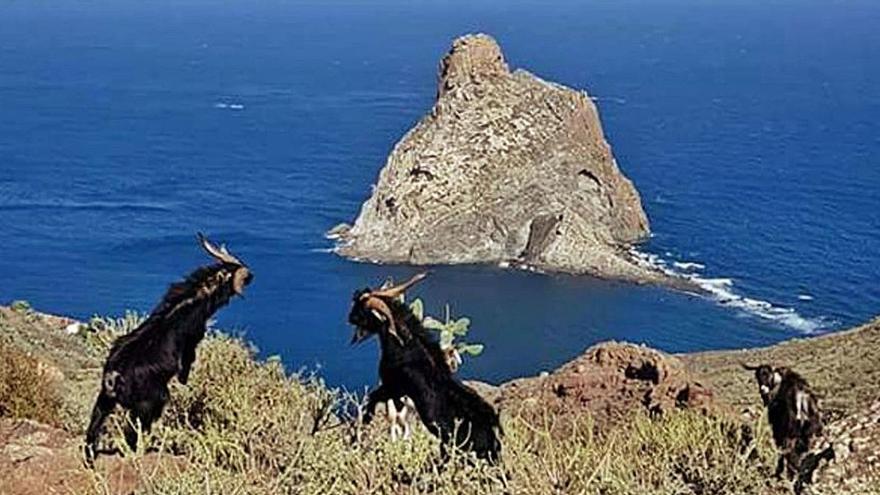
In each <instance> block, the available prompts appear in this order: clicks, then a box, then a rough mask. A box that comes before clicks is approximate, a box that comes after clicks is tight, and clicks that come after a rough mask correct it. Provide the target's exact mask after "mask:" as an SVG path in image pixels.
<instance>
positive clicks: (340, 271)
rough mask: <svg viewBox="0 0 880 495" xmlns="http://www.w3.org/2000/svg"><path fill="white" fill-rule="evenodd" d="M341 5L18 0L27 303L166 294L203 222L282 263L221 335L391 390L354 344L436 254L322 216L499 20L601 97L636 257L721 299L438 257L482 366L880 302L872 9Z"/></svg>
mask: <svg viewBox="0 0 880 495" xmlns="http://www.w3.org/2000/svg"><path fill="white" fill-rule="evenodd" d="M170 5H171V4H168V6H169V9H170V8H171V7H170ZM316 5H317V4H316V3H308V2H268V3H261V4H260V5H251V4H240V5H224V6H222V7H216V6H211V5H209V4H208V3H206V2H202V1H192V0H185V1H183V2H176V3H175V4H174V9H173V12H174V14H173V15H168V16H166V15H158V14H157V10H149V9H146V8H145V7H143V6H140V5H138V4H135V3H133V2H120V3H118V4H114V6H113V7H112V8H108V6H106V5H98V4H95V5H87V4H81V3H77V2H72V1H68V2H60V3H58V4H53V5H48V4H47V5H41V4H38V3H34V2H17V3H9V4H4V5H3V6H2V7H0V67H2V70H0V108H2V112H3V115H4V118H0V225H2V227H0V233H2V242H0V273H3V274H4V281H3V283H2V284H0V304H8V303H9V302H10V301H12V300H15V299H26V300H29V301H31V302H32V303H33V304H34V306H35V307H36V309H38V310H42V311H47V312H51V313H60V314H64V315H69V316H72V317H75V318H77V319H83V320H84V319H88V318H89V317H90V316H92V315H93V314H101V315H113V314H121V313H122V312H123V311H125V310H127V309H136V310H139V311H144V312H146V311H149V310H150V309H151V308H152V306H153V305H154V304H155V303H156V301H157V300H158V298H159V297H160V296H161V294H162V293H163V292H164V291H165V289H166V288H167V285H168V284H169V283H170V282H172V281H174V280H177V279H179V278H180V277H181V276H183V275H184V274H185V273H187V272H189V271H190V270H191V269H193V268H194V267H195V266H197V265H199V264H201V263H203V262H204V257H203V255H202V254H201V253H200V252H199V249H198V247H197V246H196V243H195V239H194V234H195V232H196V231H200V230H201V231H205V232H206V233H208V234H209V235H210V236H211V237H212V238H213V239H216V240H218V241H224V242H226V243H228V244H229V246H230V248H232V249H233V250H234V252H236V253H237V254H240V256H241V257H242V258H243V259H245V260H246V261H247V262H248V263H249V264H250V266H251V267H252V268H253V272H254V275H255V281H254V283H253V285H252V287H251V288H250V289H249V292H248V294H247V296H246V299H245V300H243V301H240V302H238V303H236V304H234V305H232V306H230V307H229V308H228V309H227V310H224V311H223V312H222V313H221V314H220V315H219V318H218V322H217V326H218V327H221V328H224V329H230V330H233V331H240V332H243V333H244V334H245V335H246V337H247V339H248V340H249V341H252V342H254V343H255V345H257V346H258V347H259V348H260V350H261V352H262V354H263V355H264V356H269V355H279V356H281V357H282V359H283V360H284V362H285V363H286V364H287V366H288V368H290V369H297V368H300V367H307V368H315V367H319V368H320V369H321V376H322V377H324V378H325V379H326V380H327V382H328V384H330V385H341V386H345V387H348V388H350V389H362V387H363V386H365V385H367V384H372V383H374V382H375V380H376V378H375V373H376V369H375V368H376V366H375V363H376V349H375V347H374V346H373V345H372V344H371V345H369V346H363V347H359V348H351V347H349V346H348V345H347V343H348V339H349V338H350V335H351V330H350V328H349V327H348V325H347V324H346V323H345V315H346V313H347V311H348V307H349V305H350V301H351V294H352V292H353V291H354V290H355V289H357V288H361V287H365V286H368V285H370V286H372V285H376V284H377V283H379V282H381V281H382V280H384V279H385V278H386V277H387V276H389V275H390V276H393V277H394V278H395V279H403V278H405V277H407V276H409V275H411V274H412V273H413V272H414V271H415V270H416V268H413V267H406V266H395V265H386V266H382V265H373V264H367V263H357V262H352V261H348V260H345V259H342V258H339V257H337V256H334V255H333V254H332V253H330V252H329V251H330V249H331V248H332V246H333V245H332V243H331V242H330V241H328V240H326V239H324V237H323V234H324V232H326V231H327V230H328V229H329V228H331V227H332V226H333V225H335V224H337V223H338V222H342V221H350V220H351V219H353V218H354V217H355V215H356V214H357V212H358V210H359V208H360V206H361V204H362V203H363V202H364V201H365V200H366V199H367V198H368V197H369V195H370V193H371V187H370V186H371V184H373V183H375V182H376V179H377V176H378V173H379V170H380V168H381V167H382V165H383V164H384V163H385V161H386V158H387V157H388V154H389V152H390V151H391V148H392V146H393V145H394V143H396V142H398V141H399V140H400V139H401V137H402V136H403V134H404V133H405V132H406V131H407V130H408V129H410V128H412V127H413V125H414V124H415V122H416V121H417V120H418V119H420V118H421V117H422V116H423V115H425V113H426V112H427V111H429V109H430V107H431V104H432V102H433V100H434V97H435V91H436V73H437V70H436V65H437V61H438V60H439V59H440V58H441V57H442V56H443V54H444V53H445V52H446V50H447V49H448V47H449V44H450V43H451V41H452V40H453V39H454V38H455V37H457V36H459V35H462V34H465V33H467V32H475V31H484V32H488V33H491V34H492V35H493V36H494V37H496V38H497V39H498V41H499V43H500V44H501V45H502V46H503V48H504V53H505V56H506V57H507V58H508V60H509V62H510V64H511V65H512V66H515V67H521V68H524V69H527V70H528V71H530V72H532V73H534V74H536V75H537V76H539V77H541V78H545V79H546V80H549V81H556V82H559V83H561V84H565V85H566V86H568V87H571V88H575V89H584V90H586V91H588V93H589V95H590V96H591V97H593V100H594V102H595V104H596V106H597V107H598V111H599V113H600V116H601V120H602V125H603V128H604V131H605V135H606V137H607V139H608V142H609V144H610V145H611V148H612V150H613V153H614V156H615V157H616V160H617V162H618V165H619V167H620V169H621V171H622V172H623V173H625V174H626V176H627V177H629V178H630V179H632V181H633V182H634V184H635V186H636V188H637V189H638V191H639V192H640V194H641V198H642V204H643V206H644V208H645V210H646V212H647V215H648V218H649V220H650V224H651V231H652V232H653V237H651V238H650V239H649V240H647V242H646V243H645V244H643V245H640V246H638V251H639V252H640V253H642V254H643V256H644V259H645V260H646V262H648V263H653V264H660V263H663V264H664V265H665V266H666V267H668V268H669V269H672V270H675V271H677V272H681V273H690V274H692V276H694V277H699V282H698V283H699V284H700V285H701V286H703V288H704V289H706V290H708V291H709V292H710V295H709V296H708V297H705V296H694V295H690V294H686V293H681V292H676V291H670V290H667V289H663V288H661V287H655V286H638V285H633V284H627V283H622V282H611V281H604V280H599V279H594V278H590V277H576V276H570V275H538V274H532V273H528V272H525V271H518V270H511V269H503V268H499V267H496V266H490V265H462V266H450V267H440V266H438V267H430V268H431V270H432V274H431V276H430V278H429V279H428V280H427V281H426V282H425V283H424V284H423V285H422V286H420V287H419V288H418V290H415V291H414V294H413V296H418V297H421V298H422V299H423V300H425V302H426V305H427V311H428V313H429V314H435V315H439V314H441V313H442V312H443V308H444V304H445V303H447V302H448V303H449V304H450V306H451V308H452V312H453V314H454V315H456V316H463V315H466V316H468V317H470V318H471V320H472V322H473V323H472V326H471V334H470V336H469V338H470V339H472V340H474V341H478V342H482V343H484V344H486V350H485V352H484V353H483V355H481V356H480V357H479V358H475V359H472V360H469V361H468V362H467V363H466V364H465V366H464V367H463V369H462V374H463V376H465V377H468V378H478V379H480V380H483V381H487V382H493V383H500V382H502V381H506V380H509V379H512V378H516V377H520V376H531V375H535V374H537V373H539V372H541V371H543V370H552V369H555V368H556V367H558V366H559V365H561V364H562V363H564V362H567V361H569V360H570V359H572V358H574V357H575V356H578V355H579V354H581V353H582V352H583V350H584V349H585V348H587V347H589V346H590V345H592V344H594V343H596V342H599V341H605V340H611V339H614V340H626V341H631V342H644V343H647V344H649V345H651V346H652V347H656V348H660V349H663V350H665V351H668V352H690V351H699V350H710V349H731V348H743V347H754V346H761V345H768V344H772V343H775V342H779V341H782V340H785V339H788V338H792V337H800V336H804V335H811V334H816V333H822V332H826V331H833V330H836V329H840V328H845V327H848V326H852V325H855V324H857V323H859V322H861V321H866V320H867V319H869V318H870V317H872V316H873V315H874V314H876V313H877V311H878V307H880V306H878V302H880V286H878V285H877V284H876V281H877V280H880V268H878V267H880V195H878V194H876V193H873V191H876V190H877V189H878V188H880V167H878V166H877V165H878V164H877V157H878V156H880V138H878V136H880V127H878V126H880V124H878V122H877V120H876V118H875V116H876V115H877V114H878V113H880V66H878V64H876V62H874V60H873V54H874V53H877V52H878V51H880V33H878V32H876V29H875V26H876V25H877V23H878V21H880V6H878V5H877V4H876V3H875V2H864V1H856V2H852V3H851V4H848V8H847V9H837V10H835V9H828V8H826V6H825V5H824V4H823V3H821V2H818V1H806V2H800V3H799V4H798V5H796V6H795V5H785V4H770V5H768V4H766V3H764V2H757V1H753V2H749V1H746V2H743V1H732V0H731V1H725V2H721V4H720V5H717V6H715V8H716V9H722V10H724V12H725V15H723V16H722V17H723V18H724V19H725V22H724V23H722V24H717V23H715V22H712V19H717V18H718V16H719V14H718V11H717V10H716V11H714V12H713V16H712V17H710V16H709V15H708V14H709V13H708V12H707V11H706V10H704V9H703V8H702V7H700V6H699V5H698V4H696V3H692V2H677V1H671V0H661V1H660V2H656V3H654V4H652V5H649V6H640V7H639V8H638V9H635V10H637V11H638V12H640V14H639V15H638V16H636V18H633V15H632V12H633V10H634V8H633V5H634V3H633V2H628V1H624V2H615V3H614V4H613V5H608V4H601V5H598V4H594V5H589V4H587V5H582V4H580V3H575V2H570V3H568V2H566V3H562V4H560V6H558V7H557V8H556V9H548V8H547V7H546V6H545V5H543V4H542V3H539V2H516V3H513V4H510V5H507V6H505V8H504V9H503V10H499V9H497V8H492V7H497V5H496V4H494V3H491V2H490V3H479V2H478V3H475V4H473V3H465V2H461V3H460V4H456V5H457V7H456V8H449V6H448V5H446V6H445V7H444V8H443V9H439V8H438V7H435V6H433V5H432V4H430V3H424V4H418V5H417V7H416V6H414V5H410V4H409V3H405V2H402V1H401V2H396V1H394V2H381V3H378V4H376V5H371V6H369V7H367V6H363V5H359V4H356V3H355V4H352V3H346V2H321V4H320V5H321V8H320V9H318V8H317V7H316ZM96 19H97V20H98V21H100V22H91V21H94V20H96ZM683 19H684V21H683ZM791 19H796V21H797V22H791ZM85 20H89V21H90V22H84V21H85ZM840 25H846V26H848V28H847V31H848V32H847V33H846V35H845V36H840V35H839V33H837V32H836V27H837V26H840ZM67 26H75V27H76V28H75V29H67V28H66V27H67ZM756 26H761V29H758V28H757V27H756ZM37 31H38V32H41V33H45V36H41V37H34V36H30V35H29V33H32V32H37ZM710 31H711V33H712V34H713V36H711V37H710V36H706V34H707V33H708V32H710ZM156 33H159V34H161V36H156V35H155V34H156ZM768 33H772V34H768ZM820 39H821V40H822V43H821V44H820V43H818V42H817V40H820ZM306 40H310V41H309V42H306ZM316 40H317V41H316ZM780 60H784V63H781V62H780ZM449 235H455V233H454V232H450V233H449Z"/></svg>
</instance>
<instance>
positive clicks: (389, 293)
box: [370, 272, 428, 299]
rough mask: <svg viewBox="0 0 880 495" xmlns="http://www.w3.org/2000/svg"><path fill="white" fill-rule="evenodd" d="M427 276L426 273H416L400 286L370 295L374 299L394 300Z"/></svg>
mask: <svg viewBox="0 0 880 495" xmlns="http://www.w3.org/2000/svg"><path fill="white" fill-rule="evenodd" d="M427 276H428V272H422V273H418V274H416V275H413V277H412V278H410V279H409V280H407V281H406V282H404V283H402V284H400V285H395V286H394V287H389V288H387V289H382V290H377V291H373V292H370V295H371V296H375V297H387V298H390V299H395V298H398V297H400V295H401V294H403V293H404V292H406V291H407V289H409V288H410V287H412V286H413V285H415V284H417V283H419V282H421V281H422V280H424V279H425V277H427Z"/></svg>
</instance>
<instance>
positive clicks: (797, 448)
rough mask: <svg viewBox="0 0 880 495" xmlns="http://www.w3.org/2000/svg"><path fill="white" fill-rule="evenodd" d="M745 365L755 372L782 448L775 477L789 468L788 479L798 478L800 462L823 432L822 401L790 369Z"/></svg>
mask: <svg viewBox="0 0 880 495" xmlns="http://www.w3.org/2000/svg"><path fill="white" fill-rule="evenodd" d="M743 367H744V368H745V369H747V370H749V371H754V372H755V380H756V381H757V382H758V387H759V392H760V394H761V400H762V401H763V402H764V406H766V407H767V418H768V420H769V422H770V428H771V429H772V431H773V441H774V443H775V444H776V447H777V448H778V449H779V461H778V463H777V464H776V476H777V477H779V476H781V475H782V472H783V471H786V473H787V475H788V477H789V478H797V479H799V478H800V475H801V461H802V460H803V458H804V456H805V455H806V453H807V452H809V450H810V448H811V446H812V443H813V440H814V439H815V438H816V437H818V436H819V435H821V433H822V416H821V413H820V411H819V401H818V399H817V398H816V395H815V394H814V393H813V391H812V390H811V389H810V386H809V384H808V383H807V380H805V379H804V378H803V377H802V376H801V375H799V374H797V373H795V372H794V371H792V370H791V369H789V368H786V367H779V368H773V367H771V366H770V365H767V364H762V365H760V366H749V365H745V364H743Z"/></svg>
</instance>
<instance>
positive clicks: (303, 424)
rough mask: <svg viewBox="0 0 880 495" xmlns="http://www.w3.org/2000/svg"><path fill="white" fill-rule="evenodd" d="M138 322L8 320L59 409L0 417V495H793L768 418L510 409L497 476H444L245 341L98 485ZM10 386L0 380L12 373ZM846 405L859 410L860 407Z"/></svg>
mask: <svg viewBox="0 0 880 495" xmlns="http://www.w3.org/2000/svg"><path fill="white" fill-rule="evenodd" d="M136 322H137V320H136V319H135V318H131V317H129V318H127V319H121V320H103V319H96V320H94V321H93V322H92V323H91V325H90V326H89V328H87V329H85V330H83V331H81V332H79V333H78V334H76V335H66V334H64V333H63V331H62V330H61V329H62V328H64V327H65V326H66V325H68V324H69V322H68V321H66V320H63V319H58V318H54V317H51V316H46V315H41V314H39V313H36V312H33V311H31V310H29V309H28V308H24V307H22V308H19V309H17V310H12V309H8V308H2V309H0V342H3V343H4V344H3V345H5V346H8V347H7V349H8V350H6V351H5V352H15V353H17V354H20V355H22V356H27V359H30V360H31V362H32V363H36V364H34V365H33V366H34V367H35V368H34V369H36V367H40V369H50V370H53V371H52V372H51V373H48V374H47V373H42V374H38V375H35V376H39V377H43V378H45V379H46V380H47V381H46V383H47V384H49V385H48V386H47V387H46V389H45V390H46V391H47V394H48V395H47V396H48V397H50V398H51V400H52V401H54V402H53V403H54V404H56V406H55V407H47V408H45V409H42V408H40V409H41V410H43V411H44V412H45V415H44V416H36V415H34V414H33V410H30V409H23V410H21V411H18V412H15V411H11V412H10V411H5V412H3V414H2V415H3V416H5V418H0V443H2V444H4V445H5V446H4V447H3V448H2V449H0V451H2V453H3V454H2V455H0V493H4V494H5V493H9V494H28V493H34V494H37V493H39V494H44V493H47V492H48V493H95V494H109V493H131V492H134V493H139V494H205V495H207V494H215V493H223V494H279V493H281V494H286V493H290V494H325V493H329V494H336V493H339V494H388V493H413V494H415V493H437V494H465V493H467V494H496V493H511V494H536V495H537V494H553V493H558V494H570V493H571V494H577V493H583V494H592V493H595V494H609V495H610V494H636V493H639V494H641V493H657V494H731V493H736V494H775V493H786V492H787V486H786V484H785V483H780V482H777V481H774V480H772V479H771V476H770V473H771V472H772V467H773V465H774V461H775V458H774V451H773V448H772V446H771V445H770V443H769V438H768V437H769V436H768V431H767V428H766V427H765V426H764V422H763V420H761V419H760V418H758V419H757V420H754V421H750V420H740V419H738V418H736V417H732V416H730V415H727V414H722V413H719V414H712V413H708V414H706V413H700V412H696V411H688V410H681V411H674V412H672V413H670V414H664V415H663V416H662V417H660V418H654V419H652V418H649V417H648V416H647V415H646V414H645V413H643V412H642V411H641V410H633V411H632V415H631V418H630V420H629V421H626V422H624V423H620V424H616V425H615V426H613V427H612V426H609V427H607V428H606V427H603V428H598V427H596V425H597V424H600V422H599V421H597V418H595V417H594V416H593V414H596V413H595V412H594V413H590V412H587V411H585V410H576V409H572V410H571V411H569V412H567V413H566V417H565V418H564V420H563V418H562V417H560V416H559V415H555V416H554V415H551V414H549V413H548V414H544V415H537V416H535V415H534V414H533V413H532V414H529V415H528V416H527V417H526V416H521V415H520V414H519V413H517V412H516V411H515V410H509V409H507V410H503V411H502V423H503V427H504V430H505V436H504V453H503V461H502V463H501V464H500V465H497V466H489V465H487V464H484V463H482V462H478V461H476V460H474V459H471V458H469V457H468V456H467V455H466V454H463V453H461V452H455V453H454V454H453V457H452V459H451V460H450V461H449V462H448V463H446V464H441V463H440V462H439V460H438V458H437V457H438V456H437V452H438V445H437V443H436V440H435V439H433V438H432V437H431V436H430V435H428V434H427V433H426V432H425V431H424V430H423V429H422V428H420V427H419V428H416V429H415V431H416V434H415V435H414V438H413V439H412V440H411V441H408V442H391V441H390V439H389V435H388V431H387V425H386V424H384V423H383V421H376V422H374V424H371V425H370V426H369V427H365V426H363V425H362V424H360V423H359V422H358V421H356V419H355V418H354V417H353V413H352V412H351V411H354V410H355V409H356V408H355V407H354V406H355V404H356V403H357V402H358V400H359V398H356V397H350V396H345V395H343V394H341V393H340V392H339V391H337V390H333V389H330V388H328V387H326V386H325V385H324V384H323V383H322V381H321V380H320V378H319V377H316V376H310V375H303V374H291V373H288V372H287V371H286V370H285V369H284V368H283V366H282V365H281V363H280V362H279V361H277V360H268V361H259V360H257V359H255V358H254V352H253V349H252V348H250V347H249V346H248V344H247V343H245V342H243V341H241V340H239V339H236V338H232V337H228V336H224V335H221V334H216V335H212V336H210V337H209V338H208V339H206V341H205V342H204V343H203V344H202V346H201V347H200V348H199V352H198V360H197V363H196V366H195V368H194V373H193V376H192V377H191V381H190V383H189V385H187V386H180V385H178V384H176V382H173V386H172V396H173V400H172V401H171V403H170V404H169V406H168V408H167V409H166V411H165V414H164V415H163V419H162V421H161V422H160V424H159V425H158V426H157V428H155V430H154V432H153V434H152V435H151V437H150V438H149V439H147V442H142V444H145V445H148V446H149V447H148V448H147V449H146V450H144V451H141V452H135V453H130V452H129V453H127V455H125V456H120V455H109V456H102V457H101V458H99V462H98V466H97V469H96V470H95V471H94V472H90V471H88V470H85V469H83V468H82V467H81V464H80V462H79V459H80V455H81V454H80V445H81V438H82V432H83V429H84V426H85V422H86V420H87V414H88V409H89V408H90V406H91V401H92V400H93V398H94V394H95V393H96V392H97V387H98V385H97V383H98V382H97V378H98V371H97V370H98V368H97V366H98V365H99V364H100V357H101V356H102V355H103V354H104V353H105V352H106V349H107V345H108V344H109V342H110V341H112V338H113V337H114V336H115V335H118V334H119V333H120V332H125V331H127V330H128V329H130V328H132V326H133V325H135V324H136ZM691 358H693V359H691ZM685 359H686V360H687V361H688V363H689V365H691V366H694V367H700V366H703V367H704V369H705V370H706V371H709V372H708V374H707V375H706V378H707V380H709V381H711V382H712V383H713V384H714V383H716V382H717V383H718V384H719V386H720V387H721V388H720V389H719V390H720V392H719V393H720V394H722V395H723V396H725V397H730V398H731V400H733V401H736V400H740V399H742V400H746V399H747V398H748V396H749V395H750V392H749V391H748V390H747V388H748V387H747V386H745V385H744V384H743V385H742V389H741V390H740V388H739V387H740V384H739V381H740V376H741V375H745V374H744V373H742V372H740V371H739V370H736V371H735V372H734V368H733V365H732V364H730V363H721V364H720V365H724V366H729V374H730V376H727V375H728V374H727V373H712V372H711V370H710V368H711V367H712V364H711V362H710V361H708V360H710V359H721V358H720V357H715V356H713V355H700V356H694V357H685ZM730 359H731V361H730V362H731V363H732V362H733V361H732V360H733V359H734V358H733V357H731V358H730ZM719 362H720V361H719ZM0 370H2V368H0ZM3 373H4V374H0V383H2V382H7V383H8V382H12V381H15V380H16V376H18V375H14V374H9V373H7V372H6V371H3ZM734 375H735V378H733V376H734ZM745 379H747V376H746V377H745V378H744V379H743V381H744V380H745ZM38 381H39V380H38ZM53 394H54V395H53ZM865 394H867V391H865ZM852 396H853V397H854V398H853V399H852V400H853V401H856V400H861V399H859V398H860V397H862V395H860V393H856V392H853V394H852ZM4 400H6V399H4ZM16 416H25V417H28V418H33V419H39V420H40V421H41V422H43V423H49V424H55V425H59V426H60V428H56V429H51V428H49V427H41V426H39V425H37V424H34V423H31V422H28V421H26V420H20V419H15V417H16ZM120 416H121V415H120ZM743 421H745V422H746V423H743ZM743 424H746V425H747V426H748V427H749V428H745V429H744V428H743ZM121 427H122V420H121V419H118V420H117V421H115V422H111V425H110V426H109V427H108V432H107V434H105V436H104V438H105V439H106V440H105V443H106V444H107V447H114V446H115V447H117V448H119V449H121V450H123V451H124V445H123V442H122V441H121ZM4 432H7V433H4ZM10 452H12V453H17V454H14V455H13V454H11V453H10ZM22 452H24V453H23V454H22ZM35 487H36V488H35ZM859 493H862V492H859Z"/></svg>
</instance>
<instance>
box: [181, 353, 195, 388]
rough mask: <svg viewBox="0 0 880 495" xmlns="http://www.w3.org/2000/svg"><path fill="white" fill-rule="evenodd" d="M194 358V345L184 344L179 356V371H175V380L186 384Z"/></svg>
mask: <svg viewBox="0 0 880 495" xmlns="http://www.w3.org/2000/svg"><path fill="white" fill-rule="evenodd" d="M195 360H196V347H195V346H194V345H188V344H187V345H186V346H185V347H184V348H183V354H181V356H180V371H179V372H178V373H177V381H179V382H180V383H181V384H183V385H186V382H188V381H189V373H190V371H191V370H192V365H193V362H195Z"/></svg>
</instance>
